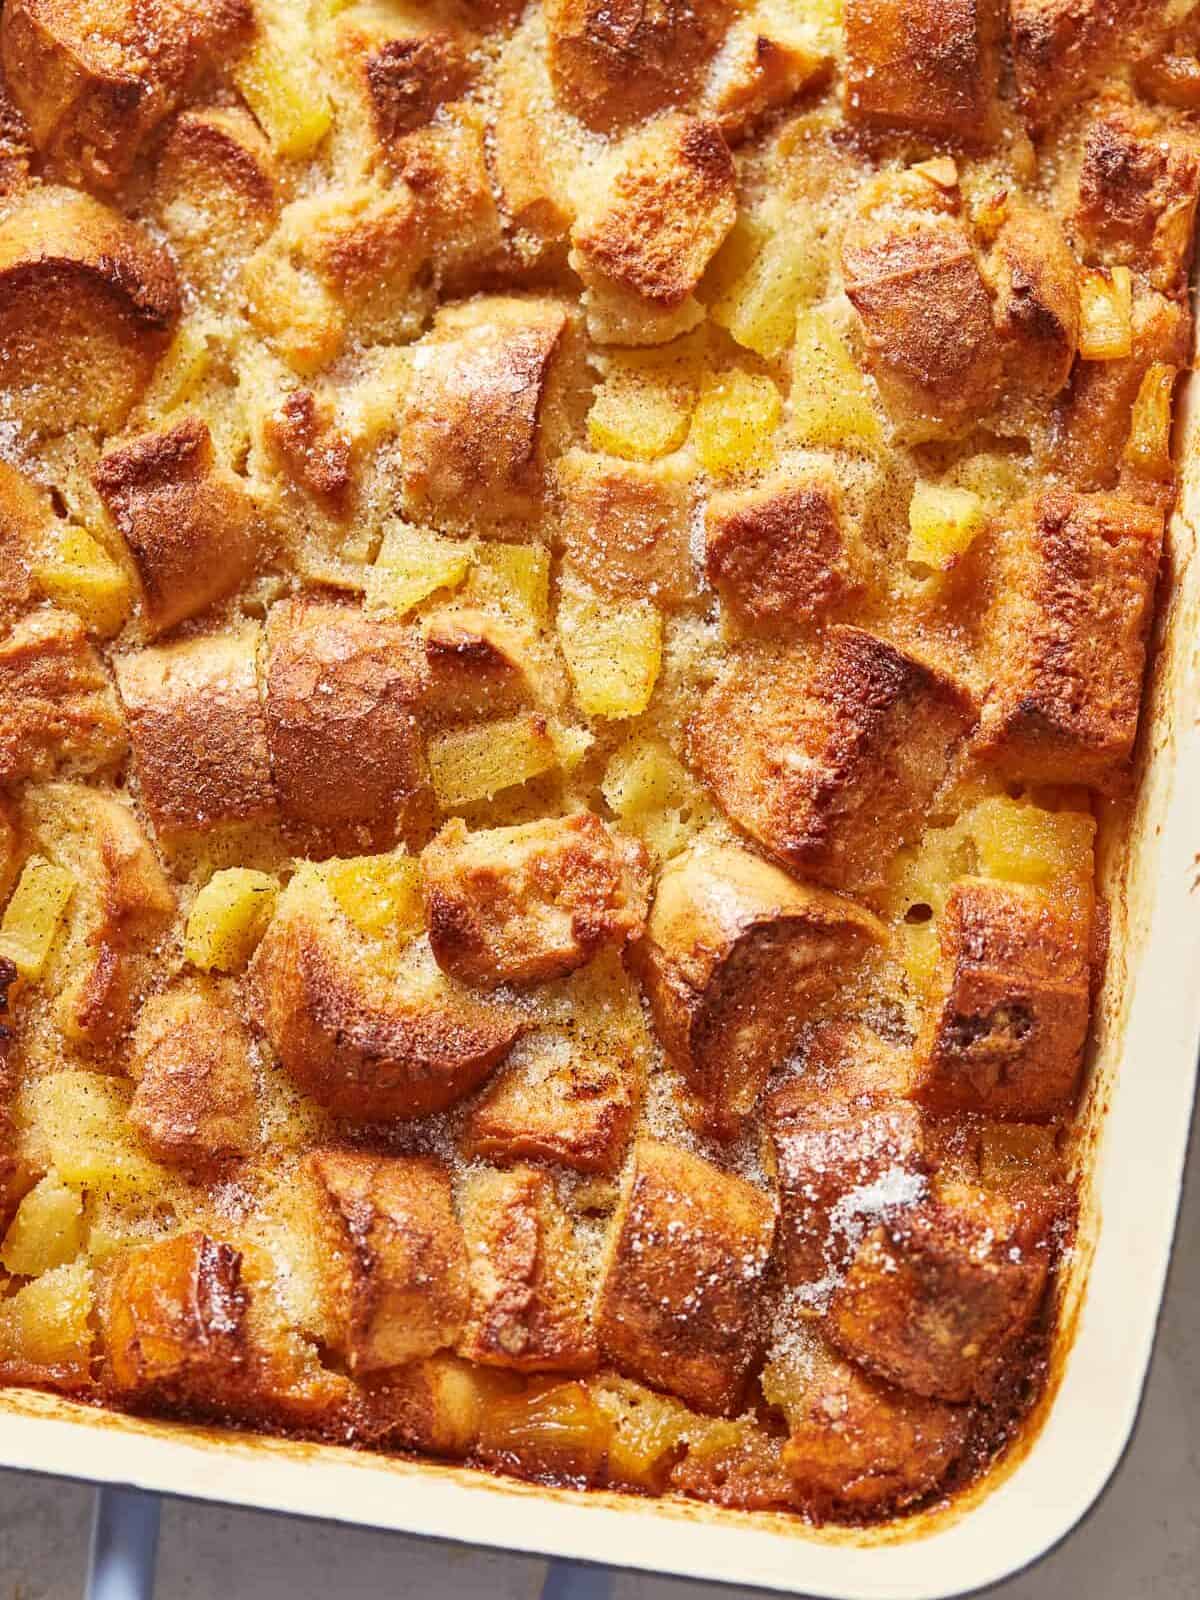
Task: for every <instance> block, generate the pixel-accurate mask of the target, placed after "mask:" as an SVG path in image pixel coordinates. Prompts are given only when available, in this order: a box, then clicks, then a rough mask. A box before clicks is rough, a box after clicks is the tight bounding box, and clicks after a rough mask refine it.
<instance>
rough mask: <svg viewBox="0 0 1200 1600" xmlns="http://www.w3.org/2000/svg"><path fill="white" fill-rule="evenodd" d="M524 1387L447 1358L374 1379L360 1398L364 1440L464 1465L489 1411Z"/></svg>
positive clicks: (376, 1375) (438, 1357)
mask: <svg viewBox="0 0 1200 1600" xmlns="http://www.w3.org/2000/svg"><path fill="white" fill-rule="evenodd" d="M518 1381H519V1380H516V1379H512V1378H509V1377H508V1376H507V1375H506V1374H502V1373H499V1372H495V1371H490V1370H488V1369H487V1368H481V1367H477V1366H475V1365H474V1364H473V1363H472V1362H469V1361H461V1360H459V1358H458V1357H457V1356H451V1355H446V1354H445V1353H441V1354H439V1355H436V1356H430V1357H429V1358H428V1360H425V1361H412V1362H410V1363H409V1364H408V1365H407V1366H405V1367H397V1368H393V1369H390V1370H388V1371H386V1372H381V1373H373V1374H370V1375H369V1378H368V1382H367V1383H365V1384H363V1385H362V1387H361V1389H360V1392H359V1396H358V1398H359V1399H360V1401H362V1402H365V1405H366V1410H367V1418H366V1421H365V1425H362V1426H363V1432H362V1437H363V1438H364V1439H365V1438H369V1439H371V1440H373V1441H374V1440H378V1441H379V1442H381V1443H386V1444H404V1445H408V1446H409V1447H411V1448H415V1449H418V1450H422V1451H426V1452H428V1454H430V1455H435V1456H449V1457H450V1458H451V1459H454V1460H461V1459H462V1458H463V1457H464V1456H467V1455H470V1453H471V1451H472V1450H473V1449H474V1448H475V1446H476V1445H477V1444H478V1442H479V1434H480V1430H481V1428H482V1425H483V1418H484V1413H485V1410H486V1408H487V1407H489V1406H491V1405H493V1404H494V1403H495V1401H496V1399H497V1398H498V1397H499V1396H500V1395H502V1394H503V1393H505V1392H506V1386H507V1385H508V1384H510V1383H515V1382H518Z"/></svg>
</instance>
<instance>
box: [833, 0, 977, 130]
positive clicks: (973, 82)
mask: <svg viewBox="0 0 1200 1600" xmlns="http://www.w3.org/2000/svg"><path fill="white" fill-rule="evenodd" d="M845 19H846V77H845V89H844V102H845V108H846V114H847V116H849V117H850V118H852V119H854V120H858V119H862V120H864V121H867V122H873V123H877V124H880V125H882V126H884V127H893V128H911V129H915V130H917V131H918V132H922V133H932V134H941V135H943V136H944V137H949V138H952V139H961V140H965V141H967V142H968V143H979V142H981V141H987V140H988V139H989V138H990V137H991V136H992V135H993V134H994V131H995V123H996V109H997V107H996V79H997V73H998V68H999V50H998V44H999V37H998V36H999V33H1000V7H999V5H998V3H997V0H847V4H846V10H845Z"/></svg>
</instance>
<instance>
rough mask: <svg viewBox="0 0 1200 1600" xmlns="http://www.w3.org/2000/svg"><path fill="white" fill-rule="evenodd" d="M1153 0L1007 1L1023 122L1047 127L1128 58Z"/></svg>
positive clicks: (1155, 10) (1145, 29)
mask: <svg viewBox="0 0 1200 1600" xmlns="http://www.w3.org/2000/svg"><path fill="white" fill-rule="evenodd" d="M1160 13H1161V6H1160V4H1159V0H1121V3H1120V4H1114V3H1113V0H1009V30H1010V34H1009V47H1010V50H1011V52H1012V64H1013V75H1014V77H1015V79H1016V88H1017V97H1018V100H1019V103H1020V106H1021V111H1022V113H1023V115H1024V117H1025V120H1026V122H1027V123H1028V124H1029V125H1030V127H1032V128H1034V129H1035V130H1040V129H1043V128H1045V127H1047V126H1048V125H1049V124H1050V123H1051V122H1053V121H1054V119H1055V118H1056V117H1057V116H1058V115H1059V113H1060V112H1061V111H1063V110H1064V109H1065V108H1066V107H1067V106H1069V105H1070V104H1071V103H1072V102H1073V101H1076V100H1079V99H1082V97H1083V96H1084V95H1085V94H1086V93H1087V91H1088V89H1089V88H1090V87H1091V86H1092V85H1093V84H1095V83H1097V82H1098V81H1099V80H1100V79H1101V78H1103V77H1104V76H1105V74H1106V73H1107V72H1108V71H1109V70H1110V69H1111V68H1112V66H1113V65H1114V64H1115V63H1116V62H1117V61H1119V60H1122V59H1124V60H1133V59H1135V58H1136V57H1137V56H1138V55H1139V54H1141V50H1140V49H1139V46H1140V45H1141V44H1142V42H1143V41H1144V40H1145V39H1146V38H1147V37H1148V35H1149V33H1150V32H1151V31H1152V25H1153V23H1154V21H1155V20H1156V18H1157V17H1158V16H1159V14H1160Z"/></svg>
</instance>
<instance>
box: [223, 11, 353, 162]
mask: <svg viewBox="0 0 1200 1600" xmlns="http://www.w3.org/2000/svg"><path fill="white" fill-rule="evenodd" d="M256 9H257V12H258V20H259V30H258V37H257V38H256V39H255V41H254V43H253V45H251V47H250V49H249V50H248V51H247V52H246V54H245V55H244V56H243V57H242V59H241V60H240V61H239V62H238V63H237V65H236V66H235V67H234V69H233V77H234V82H235V83H236V84H237V86H238V88H239V89H240V90H241V92H242V94H243V95H244V96H245V99H246V104H247V105H248V106H249V107H250V109H251V111H253V113H254V115H255V117H256V118H257V120H258V122H259V123H260V124H261V126H262V128H263V130H264V132H265V133H266V135H267V138H268V139H269V140H270V142H271V148H272V149H273V150H274V151H275V153H276V154H277V155H281V156H290V157H294V158H299V157H301V156H307V155H311V154H312V152H313V151H314V150H315V149H316V148H317V146H318V145H319V144H320V142H321V140H322V139H323V138H324V137H325V135H326V134H327V133H328V132H329V129H330V126H331V124H332V122H333V109H332V107H331V106H330V103H329V98H328V96H327V95H326V93H325V91H324V89H323V88H322V87H321V78H320V74H319V73H318V71H317V64H316V60H315V58H314V55H313V50H312V40H311V38H310V35H309V30H308V26H307V19H306V13H307V10H308V8H307V7H306V6H298V5H295V4H294V3H293V0H258V5H257V7H256Z"/></svg>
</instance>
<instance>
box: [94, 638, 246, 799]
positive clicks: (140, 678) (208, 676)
mask: <svg viewBox="0 0 1200 1600" xmlns="http://www.w3.org/2000/svg"><path fill="white" fill-rule="evenodd" d="M261 631H262V630H261V629H260V628H259V626H258V624H257V623H247V624H245V625H244V626H243V627H242V628H240V629H239V630H238V631H237V632H232V633H220V634H202V635H200V636H198V637H196V638H193V639H187V640H184V641H183V642H182V643H179V644H168V645H160V646H158V647H156V648H154V649H150V650H138V651H135V652H133V653H131V654H129V655H125V656H121V657H119V658H118V660H117V663H116V672H117V685H118V687H119V689H120V691H121V699H122V702H123V703H124V706H125V714H126V716H127V717H128V718H129V731H130V737H131V739H132V742H133V758H134V762H135V764H136V767H137V774H138V783H139V785H140V792H141V798H142V802H143V804H144V805H145V807H146V809H147V811H149V813H150V815H151V817H153V819H154V823H155V826H156V827H158V828H163V829H167V830H170V829H177V828H200V829H203V828H213V827H217V826H219V825H220V824H222V823H227V822H257V821H262V820H264V819H266V818H269V817H272V816H274V814H275V810H276V802H275V788H274V784H273V783H272V781H271V762H270V752H269V750H268V747H267V725H266V720H265V718H264V716H263V711H262V706H261V705H260V703H259V695H258V666H257V656H258V648H259V638H260V635H261Z"/></svg>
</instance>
